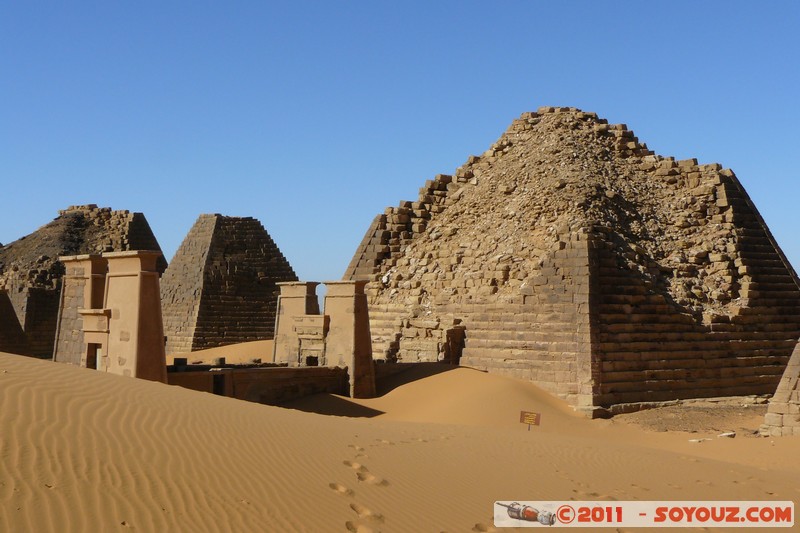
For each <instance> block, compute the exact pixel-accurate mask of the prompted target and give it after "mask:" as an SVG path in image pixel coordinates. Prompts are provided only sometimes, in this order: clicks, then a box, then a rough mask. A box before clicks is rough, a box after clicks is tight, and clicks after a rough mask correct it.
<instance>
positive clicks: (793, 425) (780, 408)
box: [761, 342, 800, 437]
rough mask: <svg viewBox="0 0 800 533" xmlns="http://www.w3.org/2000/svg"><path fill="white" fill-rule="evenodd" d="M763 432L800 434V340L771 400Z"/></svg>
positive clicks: (769, 433) (775, 434)
mask: <svg viewBox="0 0 800 533" xmlns="http://www.w3.org/2000/svg"><path fill="white" fill-rule="evenodd" d="M761 434H762V435H768V436H772V437H780V436H788V435H800V342H798V343H797V344H796V345H795V348H794V352H792V357H791V358H790V359H789V364H787V365H786V370H784V372H783V376H782V377H781V380H780V382H779V383H778V388H777V390H776V391H775V394H774V395H773V396H772V399H771V400H770V402H769V408H768V409H767V414H766V415H765V416H764V425H763V426H762V427H761Z"/></svg>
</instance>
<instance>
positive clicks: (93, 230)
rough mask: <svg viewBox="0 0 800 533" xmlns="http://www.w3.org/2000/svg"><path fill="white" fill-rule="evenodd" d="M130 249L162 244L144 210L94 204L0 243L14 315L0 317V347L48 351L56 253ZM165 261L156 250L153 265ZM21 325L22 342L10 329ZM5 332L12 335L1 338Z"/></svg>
mask: <svg viewBox="0 0 800 533" xmlns="http://www.w3.org/2000/svg"><path fill="white" fill-rule="evenodd" d="M129 250H158V251H160V250H161V248H160V247H159V245H158V241H157V240H156V238H155V236H154V235H153V232H152V231H151V229H150V226H149V224H148V223H147V220H146V219H145V217H144V215H143V214H142V213H131V212H130V211H112V210H111V209H110V208H108V207H97V206H96V205H94V204H90V205H78V206H71V207H69V208H67V209H64V210H62V211H59V216H58V217H57V218H56V219H55V220H53V221H52V222H50V223H48V224H46V225H44V226H42V227H41V228H39V229H38V230H36V231H35V232H34V233H32V234H30V235H27V236H25V237H22V238H21V239H19V240H16V241H14V242H12V243H9V244H7V245H6V246H3V247H2V248H0V291H5V293H6V296H7V299H8V301H10V303H11V306H12V307H13V309H14V314H15V315H16V316H15V317H14V318H13V319H12V318H11V317H8V319H3V320H2V322H0V330H6V333H0V351H8V352H12V353H21V354H24V355H35V356H38V357H52V356H53V347H54V339H55V336H56V326H57V316H58V306H59V295H60V291H61V279H62V276H63V275H64V271H65V270H64V265H62V264H61V263H60V262H59V261H58V257H59V256H71V255H79V254H96V253H101V252H114V251H116V252H119V251H129ZM166 267H167V262H166V260H165V259H164V257H163V256H160V257H159V258H158V271H159V272H163V271H164V269H165V268H166ZM0 298H1V297H0ZM0 307H2V302H0ZM0 312H2V311H0ZM20 330H21V331H22V332H23V334H24V342H23V343H22V344H20V341H19V335H18V334H14V333H13V332H14V331H17V332H19V331H20ZM8 331H11V333H8ZM9 335H11V337H12V338H13V339H16V340H14V341H13V342H12V341H10V340H3V339H4V338H6V339H8V337H9Z"/></svg>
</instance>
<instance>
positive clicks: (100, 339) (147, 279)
mask: <svg viewBox="0 0 800 533" xmlns="http://www.w3.org/2000/svg"><path fill="white" fill-rule="evenodd" d="M161 257H162V255H161V252H160V251H128V252H107V253H104V254H102V255H78V256H68V257H60V258H59V259H60V260H61V262H62V263H64V264H65V265H66V268H67V274H66V276H65V277H64V284H63V287H64V290H63V295H64V297H63V298H62V300H61V306H60V312H59V321H58V325H59V327H58V335H57V338H56V349H55V353H54V355H53V360H54V361H56V362H60V363H69V364H74V365H78V366H81V367H84V368H92V369H96V370H99V371H102V372H108V373H111V374H118V375H122V376H130V377H137V378H142V379H149V380H152V381H160V382H162V383H166V382H167V367H166V356H165V354H164V329H163V326H162V320H161V298H160V293H159V282H158V280H159V277H160V276H161V274H160V272H159V271H158V266H157V265H158V260H159V259H160V258H161Z"/></svg>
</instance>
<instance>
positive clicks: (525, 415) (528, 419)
mask: <svg viewBox="0 0 800 533" xmlns="http://www.w3.org/2000/svg"><path fill="white" fill-rule="evenodd" d="M519 421H520V422H521V423H522V424H528V431H530V430H531V426H538V425H539V423H540V422H541V421H542V414H541V413H534V412H532V411H520V412H519Z"/></svg>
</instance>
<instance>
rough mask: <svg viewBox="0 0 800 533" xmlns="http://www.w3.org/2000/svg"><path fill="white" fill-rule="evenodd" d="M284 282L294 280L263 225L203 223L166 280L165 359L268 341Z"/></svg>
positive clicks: (223, 219)
mask: <svg viewBox="0 0 800 533" xmlns="http://www.w3.org/2000/svg"><path fill="white" fill-rule="evenodd" d="M280 281H297V275H296V274H295V273H294V270H292V267H291V265H290V264H289V262H288V261H287V260H286V258H284V256H283V254H281V251H280V250H279V249H278V246H277V245H276V244H275V242H274V241H273V240H272V238H271V237H270V236H269V233H267V230H265V229H264V227H263V226H262V225H261V223H260V222H259V221H258V220H256V219H254V218H251V217H246V218H240V217H228V216H222V215H220V214H214V215H200V217H199V218H198V219H197V222H195V224H194V226H192V229H191V230H189V233H188V235H187V236H186V238H185V239H184V240H183V243H181V246H180V248H178V251H177V252H176V253H175V257H173V259H172V262H171V263H170V266H169V268H168V269H167V271H166V272H165V273H164V276H163V278H162V280H161V299H162V306H163V316H164V333H165V335H166V336H167V353H168V354H172V353H184V352H189V351H194V350H202V349H206V348H214V347H217V346H224V345H227V344H234V343H239V342H248V341H256V340H265V339H271V338H272V337H273V334H274V330H275V310H276V308H277V300H278V295H279V294H280V289H279V287H278V286H277V285H276V283H278V282H280Z"/></svg>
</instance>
